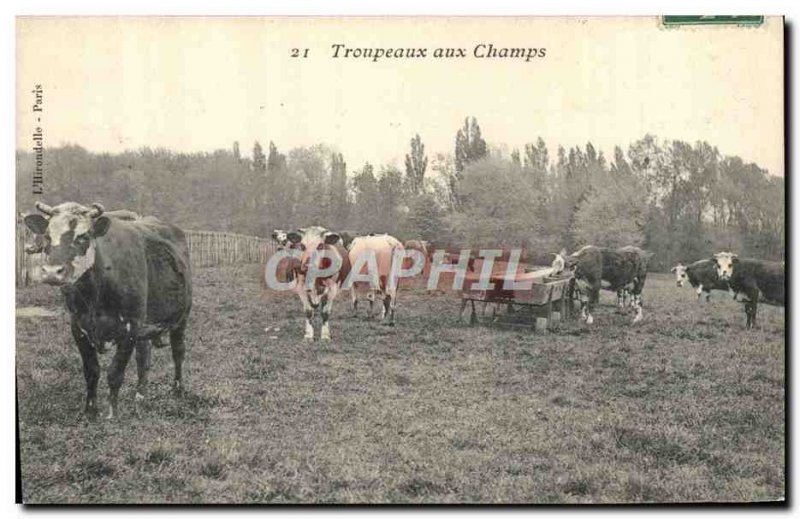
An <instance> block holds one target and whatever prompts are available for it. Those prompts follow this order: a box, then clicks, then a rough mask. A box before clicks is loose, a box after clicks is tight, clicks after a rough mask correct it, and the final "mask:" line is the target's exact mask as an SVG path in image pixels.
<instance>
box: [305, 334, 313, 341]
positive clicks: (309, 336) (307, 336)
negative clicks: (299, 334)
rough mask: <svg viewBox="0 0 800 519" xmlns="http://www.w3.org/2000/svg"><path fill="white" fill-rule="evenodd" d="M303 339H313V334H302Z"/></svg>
mask: <svg viewBox="0 0 800 519" xmlns="http://www.w3.org/2000/svg"><path fill="white" fill-rule="evenodd" d="M303 340H305V341H313V340H314V336H313V335H303Z"/></svg>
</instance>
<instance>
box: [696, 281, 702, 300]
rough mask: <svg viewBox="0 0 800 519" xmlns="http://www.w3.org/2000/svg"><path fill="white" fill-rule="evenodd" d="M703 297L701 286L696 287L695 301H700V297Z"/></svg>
mask: <svg viewBox="0 0 800 519" xmlns="http://www.w3.org/2000/svg"><path fill="white" fill-rule="evenodd" d="M702 295H703V284H702V283H701V284H699V285H697V299H700V296H702Z"/></svg>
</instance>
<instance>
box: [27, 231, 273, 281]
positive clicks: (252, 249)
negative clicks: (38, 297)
mask: <svg viewBox="0 0 800 519" xmlns="http://www.w3.org/2000/svg"><path fill="white" fill-rule="evenodd" d="M186 238H187V241H188V242H189V256H190V258H191V261H192V267H213V266H217V265H233V264H240V263H261V264H264V263H266V262H267V259H269V257H270V256H271V255H272V254H273V253H274V252H275V250H276V244H275V242H274V241H272V240H271V239H268V238H259V237H258V236H247V235H244V234H235V233H229V232H216V231H186ZM33 241H34V235H33V233H31V232H30V231H29V230H28V228H27V227H25V226H24V225H17V240H16V249H15V253H16V254H15V256H16V284H17V286H27V285H28V284H30V283H31V281H32V280H33V273H34V272H35V269H37V268H39V267H40V266H41V265H42V262H43V261H44V255H43V254H26V253H25V246H26V245H28V244H32V243H33Z"/></svg>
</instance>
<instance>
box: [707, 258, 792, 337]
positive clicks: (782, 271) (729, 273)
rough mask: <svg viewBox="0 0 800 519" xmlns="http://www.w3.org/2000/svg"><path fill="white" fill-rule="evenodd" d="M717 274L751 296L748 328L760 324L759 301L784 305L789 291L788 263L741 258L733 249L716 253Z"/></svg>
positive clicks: (748, 297)
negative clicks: (757, 320) (758, 322)
mask: <svg viewBox="0 0 800 519" xmlns="http://www.w3.org/2000/svg"><path fill="white" fill-rule="evenodd" d="M714 263H715V265H716V267H717V274H718V275H719V278H720V279H721V280H723V281H727V282H728V283H729V284H730V286H731V289H733V291H734V292H737V293H738V292H742V293H744V295H745V296H746V297H747V300H746V301H745V305H744V312H745V315H746V316H747V323H746V327H747V328H748V329H750V328H752V327H753V326H754V325H755V324H756V312H757V311H758V302H759V301H761V302H763V303H768V304H773V305H778V306H783V305H784V304H785V292H786V265H785V264H784V263H783V262H777V261H763V260H756V259H747V258H739V257H738V256H737V255H736V254H732V253H730V252H720V253H717V254H714Z"/></svg>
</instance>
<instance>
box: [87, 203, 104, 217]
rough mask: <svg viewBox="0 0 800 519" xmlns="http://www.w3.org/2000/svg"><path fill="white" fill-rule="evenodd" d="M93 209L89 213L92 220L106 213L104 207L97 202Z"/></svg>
mask: <svg viewBox="0 0 800 519" xmlns="http://www.w3.org/2000/svg"><path fill="white" fill-rule="evenodd" d="M92 207H93V209H92V210H91V211H89V216H91V217H92V218H97V217H98V216H100V215H101V214H103V212H105V209H104V208H103V206H102V205H101V204H98V203H97V202H95V203H93V204H92Z"/></svg>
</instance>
